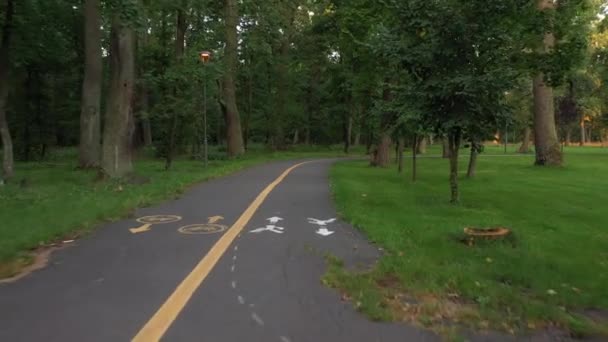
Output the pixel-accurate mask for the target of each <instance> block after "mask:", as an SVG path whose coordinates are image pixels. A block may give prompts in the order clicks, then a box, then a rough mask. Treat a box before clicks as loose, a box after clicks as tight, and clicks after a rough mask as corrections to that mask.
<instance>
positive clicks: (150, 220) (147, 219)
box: [129, 215, 182, 234]
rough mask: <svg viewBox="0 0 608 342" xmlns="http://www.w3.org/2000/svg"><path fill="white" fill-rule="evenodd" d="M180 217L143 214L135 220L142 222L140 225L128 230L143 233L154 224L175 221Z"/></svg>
mask: <svg viewBox="0 0 608 342" xmlns="http://www.w3.org/2000/svg"><path fill="white" fill-rule="evenodd" d="M181 219H182V217H181V216H177V215H152V216H144V217H140V218H138V219H137V220H136V221H137V222H139V223H143V225H142V226H140V227H137V228H131V229H129V231H130V232H131V233H133V234H139V233H145V232H149V231H150V230H151V229H152V225H154V224H164V223H171V222H177V221H180V220H181Z"/></svg>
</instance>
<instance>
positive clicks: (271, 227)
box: [250, 224, 285, 234]
mask: <svg viewBox="0 0 608 342" xmlns="http://www.w3.org/2000/svg"><path fill="white" fill-rule="evenodd" d="M284 230H285V228H283V227H277V226H275V225H272V224H267V225H266V227H264V228H257V229H254V230H252V231H250V233H255V234H257V233H262V232H273V233H277V234H283V231H284Z"/></svg>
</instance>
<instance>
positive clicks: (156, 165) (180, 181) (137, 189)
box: [0, 147, 361, 278]
mask: <svg viewBox="0 0 608 342" xmlns="http://www.w3.org/2000/svg"><path fill="white" fill-rule="evenodd" d="M354 152H355V153H356V152H361V151H360V150H359V151H354ZM222 155H223V154H222V153H221V152H219V151H215V150H214V151H212V156H214V157H217V158H220V156H222ZM341 155H343V154H342V153H341V150H340V148H339V147H300V148H298V149H296V150H292V151H285V152H270V151H266V150H264V149H263V148H261V147H257V148H255V149H253V151H250V152H248V153H247V155H246V156H244V157H242V158H239V159H234V160H215V161H211V162H210V165H209V167H208V168H207V169H205V168H204V166H203V163H202V162H201V161H196V160H187V159H179V160H176V161H175V162H174V165H173V168H172V169H171V171H169V172H167V171H165V170H164V162H163V161H162V160H157V159H156V160H155V159H152V158H140V159H139V160H137V161H136V163H135V170H136V173H137V174H138V175H141V176H144V177H146V178H148V179H149V182H148V183H146V184H141V185H134V184H128V183H125V182H118V181H103V182H101V181H96V178H97V172H96V171H81V170H77V169H76V160H77V157H76V151H75V150H62V151H56V152H54V153H53V155H52V156H51V158H49V159H47V160H46V161H44V162H31V163H17V165H16V176H15V180H14V181H13V182H12V183H9V184H8V185H6V186H1V187H0V222H1V223H0V278H2V277H7V276H11V275H13V274H15V273H16V272H18V271H19V269H20V268H21V267H22V266H23V265H24V264H27V263H28V262H29V261H30V259H31V254H30V253H29V251H31V250H33V249H36V248H37V247H38V246H40V245H44V244H46V243H49V242H52V241H54V240H57V239H61V238H68V237H70V236H73V235H79V234H82V233H85V232H86V231H88V230H90V229H91V228H93V227H95V225H97V224H99V223H101V222H103V221H108V220H115V219H118V218H121V217H124V216H126V215H128V214H129V213H130V212H132V211H133V210H134V209H135V208H138V207H142V206H148V205H151V204H153V203H156V202H159V201H161V200H164V199H170V198H173V197H175V196H176V195H178V194H179V193H180V192H182V191H183V190H184V189H186V188H187V187H188V186H190V185H192V184H194V183H197V182H200V181H204V180H206V179H209V178H213V177H219V176H223V175H227V174H230V173H232V172H235V171H238V170H241V169H243V168H246V167H249V166H252V165H256V164H260V163H263V162H266V161H271V160H284V159H295V158H309V157H331V156H341ZM22 179H25V180H26V182H25V183H26V186H25V187H21V186H20V184H19V183H20V182H21V180H22Z"/></svg>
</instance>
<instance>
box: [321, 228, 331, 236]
mask: <svg viewBox="0 0 608 342" xmlns="http://www.w3.org/2000/svg"><path fill="white" fill-rule="evenodd" d="M333 233H335V232H332V231H331V230H327V228H321V229H319V230H317V234H319V235H322V236H330V235H331V234H333Z"/></svg>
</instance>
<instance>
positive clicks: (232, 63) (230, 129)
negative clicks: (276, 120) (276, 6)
mask: <svg viewBox="0 0 608 342" xmlns="http://www.w3.org/2000/svg"><path fill="white" fill-rule="evenodd" d="M224 15H225V18H224V25H225V34H226V45H225V48H224V58H225V65H226V70H225V72H224V80H223V82H222V92H223V99H222V100H223V101H222V110H223V112H224V119H225V121H226V141H227V144H228V148H227V152H228V156H229V157H234V156H237V155H240V154H243V153H244V152H245V148H244V147H243V134H242V132H241V119H240V117H239V111H238V108H237V105H236V84H235V77H236V71H237V63H238V35H237V25H238V22H239V13H238V7H237V1H236V0H224Z"/></svg>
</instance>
